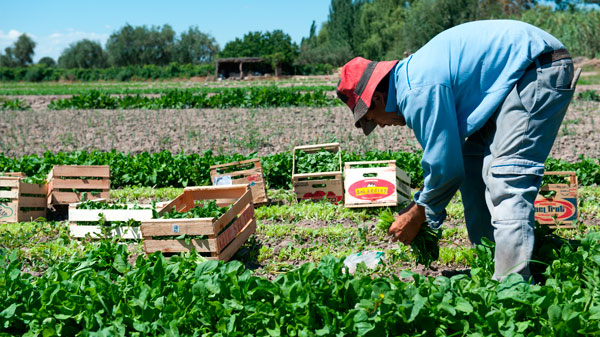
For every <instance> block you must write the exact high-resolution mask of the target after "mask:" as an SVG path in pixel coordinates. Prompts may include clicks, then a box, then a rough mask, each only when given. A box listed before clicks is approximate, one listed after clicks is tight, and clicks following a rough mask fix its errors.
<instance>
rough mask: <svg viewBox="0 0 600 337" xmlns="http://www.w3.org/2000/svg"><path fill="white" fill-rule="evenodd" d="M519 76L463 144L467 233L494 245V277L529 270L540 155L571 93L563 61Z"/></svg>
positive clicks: (546, 149) (568, 67) (568, 63)
mask: <svg viewBox="0 0 600 337" xmlns="http://www.w3.org/2000/svg"><path fill="white" fill-rule="evenodd" d="M535 62H536V68H535V69H532V70H529V71H527V72H525V74H523V76H522V77H521V79H520V80H519V81H518V82H517V84H516V85H515V86H514V88H513V89H512V90H511V91H510V93H509V94H508V96H507V97H506V99H505V100H504V102H503V103H502V104H501V106H500V107H499V108H498V110H497V111H496V112H495V113H494V115H493V116H492V117H491V118H490V120H489V121H488V122H487V123H486V124H485V125H484V127H483V128H481V129H480V130H478V131H477V132H476V133H474V134H473V135H471V136H470V137H469V138H468V139H467V141H466V142H465V144H464V146H463V158H464V167H465V174H466V175H465V176H466V177H467V178H466V180H465V182H464V183H463V184H462V186H461V188H460V191H461V194H462V200H463V205H464V207H465V221H466V225H467V231H468V233H469V239H470V240H471V242H472V243H473V244H480V243H481V238H482V237H486V238H488V239H490V240H491V241H494V242H495V243H496V251H495V273H494V279H496V280H499V281H501V280H502V279H504V278H505V277H506V276H507V275H508V274H510V273H519V274H521V275H523V276H524V277H525V278H529V277H530V276H531V274H530V271H529V261H530V260H531V255H532V251H533V243H534V237H533V229H534V207H533V202H534V200H535V198H536V195H537V193H538V189H539V187H540V183H541V180H542V176H543V175H544V161H545V160H546V158H547V157H548V154H549V153H550V150H551V148H552V144H553V143H554V139H555V138H556V135H557V133H558V129H559V127H560V124H561V123H562V120H563V117H564V116H565V113H566V111H567V107H568V105H569V102H570V101H571V98H572V96H573V92H574V87H571V80H572V78H573V62H572V60H570V59H567V60H559V61H554V62H552V63H551V64H547V65H540V64H539V61H537V60H536V61H535Z"/></svg>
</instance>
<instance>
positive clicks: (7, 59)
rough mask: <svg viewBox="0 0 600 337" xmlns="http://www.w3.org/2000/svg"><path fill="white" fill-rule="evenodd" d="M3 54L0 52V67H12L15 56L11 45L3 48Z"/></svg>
mask: <svg viewBox="0 0 600 337" xmlns="http://www.w3.org/2000/svg"><path fill="white" fill-rule="evenodd" d="M4 53H5V54H0V67H14V66H15V58H14V56H13V49H12V48H11V47H6V48H4Z"/></svg>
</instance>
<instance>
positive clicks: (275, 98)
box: [48, 86, 341, 110]
mask: <svg viewBox="0 0 600 337" xmlns="http://www.w3.org/2000/svg"><path fill="white" fill-rule="evenodd" d="M339 104H341V102H340V101H339V100H336V99H334V98H332V97H330V96H328V95H327V94H326V93H325V92H324V91H322V90H316V91H304V92H303V91H299V90H297V89H295V88H278V87H275V86H273V87H253V88H223V89H222V90H221V91H220V92H218V93H215V94H214V95H209V94H208V93H207V92H195V91H193V90H189V89H185V90H178V89H174V90H169V91H167V92H166V93H165V94H163V95H161V96H159V97H148V96H142V95H139V94H137V95H124V96H111V95H109V94H106V93H104V92H101V91H90V92H87V93H83V94H80V95H74V96H73V97H71V98H66V99H59V100H55V101H52V102H51V103H50V104H49V105H48V108H50V109H55V110H61V109H191V108H232V107H240V108H264V107H289V106H306V107H323V106H334V105H339Z"/></svg>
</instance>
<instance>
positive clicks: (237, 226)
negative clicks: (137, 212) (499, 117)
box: [141, 185, 256, 261]
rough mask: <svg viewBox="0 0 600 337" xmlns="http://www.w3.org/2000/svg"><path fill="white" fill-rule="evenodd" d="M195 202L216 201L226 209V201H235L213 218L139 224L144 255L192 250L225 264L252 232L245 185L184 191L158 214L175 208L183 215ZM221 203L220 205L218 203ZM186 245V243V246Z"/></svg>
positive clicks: (251, 207)
mask: <svg viewBox="0 0 600 337" xmlns="http://www.w3.org/2000/svg"><path fill="white" fill-rule="evenodd" d="M197 200H217V204H218V205H219V206H226V205H227V200H235V201H234V202H233V204H232V206H231V208H230V209H229V210H228V211H227V212H225V213H224V214H222V215H221V216H220V217H219V218H218V219H216V218H192V219H152V220H144V221H142V226H141V230H142V236H143V238H144V251H145V252H146V253H147V254H150V253H153V252H156V251H161V252H163V253H178V252H187V251H190V250H195V251H197V252H200V253H203V254H204V255H209V257H208V258H209V259H215V260H225V261H228V260H229V259H230V258H231V257H232V256H233V254H235V252H237V251H238V250H239V248H240V247H241V246H242V244H244V242H246V240H247V239H248V237H250V235H251V234H252V233H254V232H256V219H255V218H254V205H253V203H252V191H251V190H250V188H249V187H248V185H230V186H202V187H187V188H185V189H184V190H183V193H182V194H181V195H179V196H178V197H177V198H175V199H174V200H173V201H171V203H169V204H167V205H166V206H165V207H164V208H163V209H162V210H161V212H159V214H163V213H165V212H169V211H171V210H172V209H173V208H175V209H176V210H177V211H178V212H187V211H189V210H190V209H192V208H193V207H195V201H197ZM219 201H222V202H219ZM182 234H186V235H190V236H204V235H205V236H208V238H207V239H189V240H183V239H179V240H178V239H165V240H161V239H160V237H165V236H180V235H182ZM186 241H188V242H186Z"/></svg>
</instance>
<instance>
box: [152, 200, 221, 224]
mask: <svg viewBox="0 0 600 337" xmlns="http://www.w3.org/2000/svg"><path fill="white" fill-rule="evenodd" d="M230 208H231V205H229V206H225V207H219V206H217V202H216V200H202V201H198V200H197V201H195V203H194V208H192V209H190V210H189V211H187V212H178V211H177V209H176V208H175V207H173V209H171V211H169V212H165V213H163V214H162V215H161V216H160V218H161V219H191V218H215V219H218V218H219V217H220V216H221V215H223V214H225V212H227V211H228V210H229V209H230Z"/></svg>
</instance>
